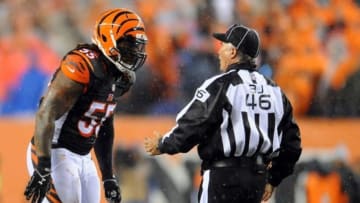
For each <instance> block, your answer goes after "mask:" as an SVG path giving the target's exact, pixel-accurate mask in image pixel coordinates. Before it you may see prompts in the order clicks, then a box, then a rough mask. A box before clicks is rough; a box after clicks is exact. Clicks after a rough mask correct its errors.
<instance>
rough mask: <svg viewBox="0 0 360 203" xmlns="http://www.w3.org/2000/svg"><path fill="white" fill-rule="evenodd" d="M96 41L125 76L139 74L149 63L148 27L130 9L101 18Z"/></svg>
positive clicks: (113, 10) (109, 13)
mask: <svg viewBox="0 0 360 203" xmlns="http://www.w3.org/2000/svg"><path fill="white" fill-rule="evenodd" d="M92 40H93V42H94V43H95V44H96V45H97V46H98V47H99V49H100V50H101V51H102V52H103V54H104V55H105V56H106V58H107V59H109V60H110V61H111V62H112V63H113V64H115V66H116V67H117V68H118V69H119V70H120V71H121V72H125V71H135V70H136V69H138V68H139V67H141V66H142V65H143V64H144V62H145V59H146V53H145V45H146V41H147V37H146V34H145V27H144V23H143V21H142V20H141V18H140V17H139V16H138V15H137V14H136V13H135V12H133V11H131V10H129V9H125V8H116V9H111V10H108V11H106V12H104V13H103V14H102V15H100V17H99V18H98V20H97V21H96V24H95V27H94V33H93V38H92Z"/></svg>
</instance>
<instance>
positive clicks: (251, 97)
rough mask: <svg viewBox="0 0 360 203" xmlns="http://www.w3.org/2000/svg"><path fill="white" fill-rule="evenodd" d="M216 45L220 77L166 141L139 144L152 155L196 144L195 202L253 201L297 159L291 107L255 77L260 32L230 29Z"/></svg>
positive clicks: (268, 82) (199, 92)
mask: <svg viewBox="0 0 360 203" xmlns="http://www.w3.org/2000/svg"><path fill="white" fill-rule="evenodd" d="M213 36H214V37H215V38H216V39H218V40H220V41H221V42H222V45H221V48H220V50H219V52H218V54H219V60H220V70H221V71H222V72H223V73H222V74H220V75H217V76H213V77H211V78H209V79H207V80H206V81H205V82H204V83H203V84H202V85H201V86H200V87H199V88H198V89H197V90H196V93H195V95H194V97H193V99H192V100H191V101H190V102H189V103H188V104H187V105H186V107H185V108H184V109H182V110H181V111H180V112H179V113H178V115H177V117H176V125H175V127H174V128H172V130H170V131H169V132H167V133H166V134H165V135H164V136H161V135H159V134H156V135H155V136H153V137H147V138H145V141H144V147H145V150H146V151H147V152H148V153H149V154H150V155H158V154H163V153H166V154H176V153H185V152H188V151H189V150H190V149H192V148H193V147H194V146H195V145H197V146H198V154H199V156H200V158H201V160H202V166H201V174H202V182H201V186H200V189H199V194H198V200H199V202H200V203H232V202H233V203H239V202H246V203H259V202H261V201H262V200H265V201H266V200H268V199H269V198H270V197H271V195H272V192H273V190H274V188H275V187H276V186H278V185H279V184H280V182H281V181H282V180H283V179H284V178H285V177H287V176H289V175H290V174H292V172H293V169H294V165H295V164H296V162H297V160H298V159H299V157H300V154H301V140H300V131H299V127H298V125H297V123H296V122H295V120H294V118H293V114H292V106H291V104H290V102H289V100H288V99H287V97H286V96H285V94H284V93H283V92H282V90H281V89H280V87H279V86H277V85H276V84H275V83H274V82H273V81H271V80H270V79H268V78H266V77H264V76H263V75H261V74H259V73H258V72H257V70H256V64H255V58H256V57H257V56H258V54H259V47H260V39H259V35H258V33H257V32H256V31H255V30H254V29H251V28H248V27H246V26H243V25H237V24H235V25H232V26H231V27H230V28H229V29H228V30H227V31H226V33H215V34H213Z"/></svg>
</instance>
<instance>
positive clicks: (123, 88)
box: [115, 73, 135, 96]
mask: <svg viewBox="0 0 360 203" xmlns="http://www.w3.org/2000/svg"><path fill="white" fill-rule="evenodd" d="M133 77H135V76H133ZM133 80H134V79H133V78H131V77H130V76H129V75H126V74H125V73H123V75H122V76H121V77H120V78H119V79H117V80H116V82H115V85H116V88H117V91H119V92H121V93H120V96H121V95H123V94H125V93H126V92H128V91H129V90H130V88H131V86H132V85H133V84H134V81H133Z"/></svg>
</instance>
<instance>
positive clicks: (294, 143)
mask: <svg viewBox="0 0 360 203" xmlns="http://www.w3.org/2000/svg"><path fill="white" fill-rule="evenodd" d="M283 101H284V110H285V111H284V112H285V113H284V117H283V119H282V120H281V122H280V125H279V132H282V136H283V138H282V141H281V144H280V153H279V156H278V157H276V158H274V159H273V160H272V167H271V169H270V170H269V177H268V182H269V183H270V184H271V185H273V186H278V185H279V184H280V183H281V181H282V180H283V179H284V178H286V177H287V176H289V175H291V174H292V173H293V171H294V167H295V164H296V162H297V161H298V159H299V157H300V154H301V150H302V149H301V138H300V129H299V126H298V125H297V123H296V122H295V120H294V117H293V114H292V106H291V104H290V102H289V100H288V99H287V98H286V96H285V95H283Z"/></svg>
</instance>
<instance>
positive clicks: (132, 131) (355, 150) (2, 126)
mask: <svg viewBox="0 0 360 203" xmlns="http://www.w3.org/2000/svg"><path fill="white" fill-rule="evenodd" d="M174 121H175V118H174V117H171V116H170V117H150V116H148V117H145V116H139V117H137V116H124V117H117V118H116V121H115V122H116V123H115V126H116V127H115V128H116V142H117V144H120V143H121V144H122V145H136V144H139V145H142V141H143V138H144V137H145V136H147V135H152V133H153V131H154V130H156V131H159V132H162V133H164V132H166V131H167V130H169V129H170V128H171V127H172V125H173V124H174ZM298 122H299V125H300V128H301V132H302V141H303V148H304V151H306V150H310V149H314V148H317V149H330V148H334V147H335V146H336V145H339V144H344V145H346V146H347V147H348V149H349V152H350V154H349V155H350V161H351V160H355V159H357V158H358V157H360V147H359V146H358V132H359V131H360V125H359V123H360V120H359V119H318V118H316V119H315V118H304V119H299V120H298ZM33 128H34V120H33V119H32V118H0V131H1V132H2V133H3V135H2V136H3V140H2V142H0V159H1V165H0V170H1V173H0V174H1V177H2V194H1V199H0V202H1V203H14V202H19V203H21V202H25V199H24V197H23V190H24V188H25V185H26V182H27V180H28V177H29V176H28V174H27V169H26V158H25V157H26V156H25V154H26V148H27V145H28V142H29V140H30V137H31V136H32V132H33ZM329 156H331V155H330V154H329ZM101 193H103V192H101ZM102 202H104V203H105V201H104V200H103V201H102Z"/></svg>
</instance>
